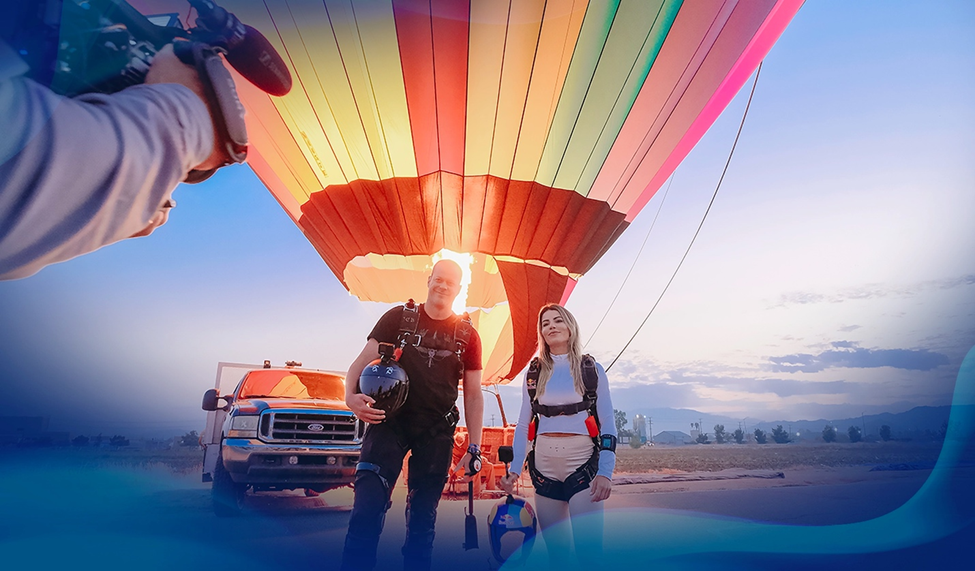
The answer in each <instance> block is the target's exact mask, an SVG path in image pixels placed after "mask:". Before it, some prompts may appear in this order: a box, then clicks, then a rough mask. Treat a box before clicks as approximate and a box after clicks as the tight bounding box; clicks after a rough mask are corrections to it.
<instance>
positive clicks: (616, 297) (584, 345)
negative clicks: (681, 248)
mask: <svg viewBox="0 0 975 571" xmlns="http://www.w3.org/2000/svg"><path fill="white" fill-rule="evenodd" d="M673 184H674V175H673V174H671V175H670V182H668V183H667V188H666V189H664V195H663V198H661V199H660V204H659V205H658V206H657V212H656V214H654V215H653V221H652V222H651V223H650V228H647V235H646V236H644V238H643V244H641V245H640V251H639V252H637V253H636V257H635V258H633V264H631V265H630V270H629V271H628V272H626V277H624V278H623V283H621V284H620V288H619V289H618V290H616V295H614V296H613V301H611V302H609V307H607V308H606V313H604V314H603V317H602V319H600V320H599V323H597V324H596V327H595V329H593V330H592V333H590V334H589V339H586V342H585V343H584V344H583V345H582V348H583V349H585V348H586V347H588V346H589V342H590V341H592V338H593V337H595V336H596V332H597V331H599V328H600V327H601V326H602V324H603V321H606V317H607V316H608V315H609V312H610V311H611V310H612V309H613V305H615V304H616V300H617V299H619V297H620V293H622V292H623V287H624V286H625V285H626V281H627V280H629V279H630V274H632V273H633V268H635V267H636V263H637V262H638V261H639V260H640V256H641V255H642V254H643V249H644V248H645V247H646V246H647V240H649V239H650V232H652V231H653V227H654V226H656V225H657V217H658V216H660V211H661V210H662V209H663V207H664V202H665V201H666V200H667V194H668V193H670V187H671V186H673Z"/></svg>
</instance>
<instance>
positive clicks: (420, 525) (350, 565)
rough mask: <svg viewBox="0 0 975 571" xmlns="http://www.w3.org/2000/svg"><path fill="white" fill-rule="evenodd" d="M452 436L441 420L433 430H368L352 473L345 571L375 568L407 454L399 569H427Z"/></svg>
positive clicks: (390, 426)
mask: <svg viewBox="0 0 975 571" xmlns="http://www.w3.org/2000/svg"><path fill="white" fill-rule="evenodd" d="M453 433H454V427H453V426H451V425H449V424H447V422H446V421H443V420H441V421H440V424H439V425H436V427H435V428H434V429H433V430H431V429H430V428H429V427H425V428H419V427H416V426H413V425H408V424H407V423H406V422H402V423H397V422H396V421H395V420H387V421H386V422H383V423H381V424H371V425H369V427H368V428H367V429H366V434H365V436H364V437H363V442H362V452H361V454H360V457H359V466H358V469H357V471H356V479H355V501H354V503H353V505H352V514H351V516H350V518H349V531H348V533H347V534H346V536H345V552H344V553H343V556H342V569H343V570H348V571H352V570H369V569H372V568H374V567H375V565H376V549H377V547H378V545H379V535H380V533H381V532H382V529H383V523H384V521H385V519H386V510H388V509H389V506H390V505H391V503H390V494H391V492H392V488H393V486H394V485H395V484H396V480H397V478H399V474H400V471H401V470H402V467H403V458H404V457H405V456H406V452H407V451H408V450H412V455H411V456H410V460H409V473H408V478H407V490H408V492H409V493H408V495H407V499H406V542H405V544H404V545H403V550H402V552H403V567H404V569H406V570H407V571H412V570H414V569H416V570H426V569H430V560H431V556H432V553H433V538H434V523H435V522H436V519H437V504H438V503H439V502H440V495H441V494H442V493H443V488H444V485H445V484H446V483H447V472H448V471H449V470H450V460H451V454H452V450H453V445H454V439H453Z"/></svg>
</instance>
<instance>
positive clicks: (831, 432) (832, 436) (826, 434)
mask: <svg viewBox="0 0 975 571" xmlns="http://www.w3.org/2000/svg"><path fill="white" fill-rule="evenodd" d="M823 440H825V441H826V442H836V429H835V428H833V427H832V426H830V425H828V424H827V425H826V426H824V427H823Z"/></svg>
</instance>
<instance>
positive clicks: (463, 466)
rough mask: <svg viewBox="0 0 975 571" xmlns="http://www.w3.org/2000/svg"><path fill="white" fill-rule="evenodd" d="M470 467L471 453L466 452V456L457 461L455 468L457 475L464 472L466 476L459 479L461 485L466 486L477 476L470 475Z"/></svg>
mask: <svg viewBox="0 0 975 571" xmlns="http://www.w3.org/2000/svg"><path fill="white" fill-rule="evenodd" d="M470 465H471V453H470V452H465V453H464V455H463V456H461V457H460V460H458V461H457V467H456V468H454V473H455V474H457V473H459V472H460V471H461V470H463V471H464V475H463V476H461V477H460V478H459V481H460V482H461V483H464V484H466V483H467V482H470V481H471V480H473V479H474V476H476V475H477V474H476V473H475V474H468V467H469V466H470Z"/></svg>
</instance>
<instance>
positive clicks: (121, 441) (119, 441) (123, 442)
mask: <svg viewBox="0 0 975 571" xmlns="http://www.w3.org/2000/svg"><path fill="white" fill-rule="evenodd" d="M108 443H109V444H111V445H112V446H115V447H119V446H128V445H129V439H128V438H126V437H124V436H122V435H121V434H116V435H115V436H113V437H112V438H111V439H109V441H108Z"/></svg>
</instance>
